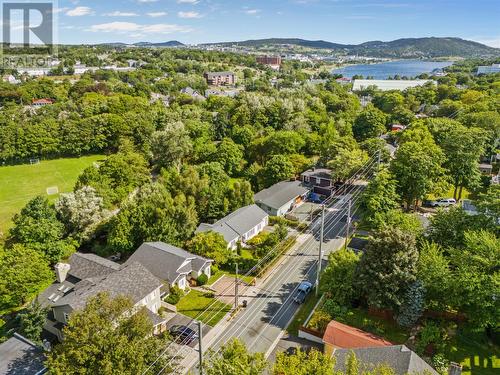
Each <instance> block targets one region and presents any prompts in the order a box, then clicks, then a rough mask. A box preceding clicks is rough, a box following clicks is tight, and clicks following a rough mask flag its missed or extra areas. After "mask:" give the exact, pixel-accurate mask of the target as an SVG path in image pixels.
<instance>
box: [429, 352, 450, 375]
mask: <svg viewBox="0 0 500 375" xmlns="http://www.w3.org/2000/svg"><path fill="white" fill-rule="evenodd" d="M449 366H450V361H448V359H446V357H445V356H444V355H442V354H441V353H438V354H436V355H434V357H432V367H434V368H435V369H436V371H437V372H439V373H440V374H447V373H448V367H449Z"/></svg>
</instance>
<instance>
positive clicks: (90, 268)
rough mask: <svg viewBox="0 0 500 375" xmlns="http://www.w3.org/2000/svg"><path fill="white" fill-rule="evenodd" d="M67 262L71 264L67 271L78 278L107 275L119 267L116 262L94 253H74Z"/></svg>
mask: <svg viewBox="0 0 500 375" xmlns="http://www.w3.org/2000/svg"><path fill="white" fill-rule="evenodd" d="M68 263H69V264H70V266H71V268H70V270H69V272H68V273H69V274H70V275H72V276H74V277H77V278H78V279H80V280H83V279H87V278H89V277H96V276H104V275H108V274H110V273H111V272H114V271H117V270H119V269H120V265H119V264H118V263H115V262H112V261H110V260H108V259H105V258H102V257H100V256H98V255H95V254H83V253H74V254H73V255H71V257H70V258H69V262H68Z"/></svg>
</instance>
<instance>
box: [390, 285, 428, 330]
mask: <svg viewBox="0 0 500 375" xmlns="http://www.w3.org/2000/svg"><path fill="white" fill-rule="evenodd" d="M424 297H425V288H424V286H423V285H422V282H421V281H420V280H417V281H415V282H414V283H412V284H411V285H410V287H409V288H408V290H407V291H406V295H405V298H404V301H403V305H402V306H401V308H400V311H399V314H398V316H397V318H396V320H397V322H398V324H399V325H400V326H403V327H412V326H413V325H414V324H415V323H416V322H417V320H418V319H420V317H421V316H422V310H423V308H424Z"/></svg>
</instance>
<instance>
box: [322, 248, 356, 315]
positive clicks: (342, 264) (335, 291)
mask: <svg viewBox="0 0 500 375" xmlns="http://www.w3.org/2000/svg"><path fill="white" fill-rule="evenodd" d="M359 258H360V257H359V255H357V254H356V253H355V252H354V251H352V250H350V249H341V250H338V251H335V252H332V253H331V254H330V256H329V257H328V266H327V267H326V268H325V272H324V273H323V275H322V276H321V290H322V291H323V292H325V293H327V295H328V296H329V298H330V299H332V300H334V301H335V302H336V303H338V304H339V305H343V306H346V305H349V304H350V303H351V301H352V300H353V299H354V297H355V296H356V295H357V290H356V288H355V286H354V280H355V277H356V268H357V267H358V263H359Z"/></svg>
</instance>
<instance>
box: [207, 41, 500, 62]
mask: <svg viewBox="0 0 500 375" xmlns="http://www.w3.org/2000/svg"><path fill="white" fill-rule="evenodd" d="M215 44H216V45H224V46H234V45H237V46H243V47H253V48H260V47H266V46H267V47H273V46H275V47H278V46H285V45H291V46H300V47H306V48H312V49H327V50H332V51H336V52H345V53H346V54H359V55H369V56H374V57H394V58H396V57H397V58H432V57H447V56H457V57H492V56H500V49H498V48H493V47H489V46H486V45H484V44H481V43H478V42H473V41H470V40H465V39H461V38H455V37H427V38H402V39H397V40H393V41H389V42H384V41H369V42H365V43H361V44H340V43H332V42H328V41H325V40H306V39H299V38H268V39H253V40H245V41H240V42H223V43H207V44H205V45H215Z"/></svg>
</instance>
